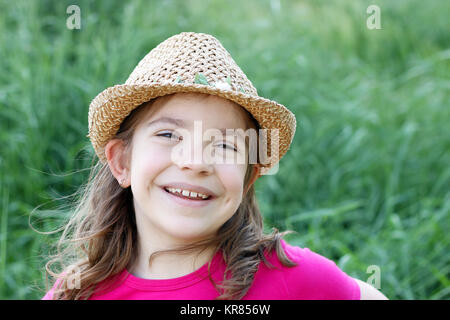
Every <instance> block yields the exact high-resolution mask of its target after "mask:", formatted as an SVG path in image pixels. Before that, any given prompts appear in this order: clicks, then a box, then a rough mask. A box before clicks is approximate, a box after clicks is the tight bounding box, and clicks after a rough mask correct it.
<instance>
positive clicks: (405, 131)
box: [0, 0, 450, 299]
mask: <svg viewBox="0 0 450 320" xmlns="http://www.w3.org/2000/svg"><path fill="white" fill-rule="evenodd" d="M277 3H278V2H277V1H267V0H266V1H259V0H258V1H257V0H254V1H201V0H198V1H167V0H166V1H130V2H124V1H101V2H91V1H75V2H74V1H25V0H18V1H1V2H0V48H1V50H0V70H2V72H1V73H0V126H1V130H0V145H1V148H0V150H1V151H0V178H1V180H0V199H1V200H0V201H1V204H0V208H1V210H2V212H1V217H0V221H1V226H0V231H1V235H0V250H1V252H0V259H1V260H0V298H2V299H38V298H41V297H42V296H43V293H44V292H43V291H42V288H43V285H44V276H43V274H44V269H43V266H44V263H45V261H44V259H43V256H45V254H47V253H48V251H49V249H50V245H51V244H53V243H54V241H55V240H56V238H57V234H56V235H42V234H39V233H37V232H35V231H34V230H32V228H30V226H29V224H28V219H29V217H30V213H31V212H32V211H33V209H36V208H37V207H38V206H40V205H42V207H39V209H38V210H35V211H33V215H32V217H31V223H32V225H33V227H34V228H36V229H38V230H40V231H51V230H54V229H57V228H58V227H59V226H60V224H61V221H62V220H63V219H64V217H66V216H67V214H69V213H68V212H66V211H65V210H60V207H59V206H60V205H61V203H59V202H58V201H56V202H55V201H52V200H54V199H56V198H60V197H65V196H68V195H70V194H71V193H73V192H74V191H75V190H76V189H77V188H78V187H79V186H80V185H81V184H83V183H84V182H85V181H86V178H87V175H88V171H87V170H83V169H84V168H87V167H88V166H89V165H90V159H89V157H91V156H92V155H93V150H92V147H91V145H90V143H89V141H88V140H87V138H86V134H87V130H88V124H87V114H88V106H89V102H90V101H91V99H92V98H94V97H95V95H96V94H97V93H99V92H100V91H101V90H103V89H104V88H106V87H108V86H112V85H114V84H117V83H123V82H124V81H125V80H126V78H127V76H128V74H129V73H130V72H131V71H132V69H133V67H134V66H135V65H136V64H137V62H138V61H139V60H140V59H141V58H142V57H143V56H144V55H145V54H146V53H147V52H148V51H149V50H150V49H152V48H153V47H154V46H155V45H156V44H158V43H159V42H161V41H162V40H164V39H166V38H168V37H169V36H171V35H174V34H176V33H179V32H181V31H196V32H206V33H210V34H213V35H215V36H216V37H217V38H218V39H219V40H220V41H221V42H222V43H223V44H224V46H225V47H226V48H227V49H228V50H229V51H230V53H231V55H232V56H233V57H234V59H235V60H236V61H237V63H238V64H239V65H240V66H241V68H242V69H243V70H244V72H246V74H247V75H248V76H249V78H250V80H252V82H253V83H254V85H255V86H256V87H257V89H258V93H259V94H260V95H261V96H264V97H268V98H271V99H273V100H276V101H279V102H280V103H283V104H284V105H286V106H287V107H288V108H290V109H291V110H292V111H293V112H294V113H295V114H296V117H297V121H298V128H297V133H296V136H295V139H294V142H293V144H292V147H291V150H290V151H289V152H288V154H287V155H286V156H285V157H284V158H283V159H282V160H281V162H280V170H279V172H278V173H277V174H276V175H273V176H264V177H263V178H261V179H259V180H258V181H257V183H256V188H257V195H258V197H259V201H260V206H261V209H262V211H263V213H264V218H265V222H266V228H267V229H270V228H271V227H273V226H275V227H277V228H279V229H286V228H289V229H293V230H295V231H297V232H298V234H296V235H289V236H288V238H287V239H288V241H289V242H290V243H292V244H295V245H299V246H303V247H309V248H310V249H311V250H313V251H315V252H318V253H319V254H322V255H324V256H326V257H328V258H330V259H332V260H333V261H335V262H336V263H337V264H338V266H339V267H341V268H342V269H343V270H344V271H345V272H347V273H348V274H350V275H352V276H354V277H357V278H359V279H361V280H366V279H367V278H368V277H369V276H370V274H369V273H367V268H368V267H369V266H371V265H377V266H379V268H380V271H381V288H380V290H381V291H382V292H383V293H384V294H385V295H386V296H388V297H389V298H390V299H448V298H449V297H450V289H449V288H450V285H449V282H450V280H449V268H450V267H449V265H450V264H449V262H450V261H449V260H450V259H449V258H450V253H449V252H450V251H449V242H450V237H449V235H448V230H449V213H450V193H449V190H450V169H449V165H448V164H449V163H450V130H449V126H448V123H449V122H450V108H449V101H450V99H449V91H450V90H449V89H450V79H449V75H450V62H449V61H450V36H449V33H448V27H449V24H448V16H447V15H446V12H449V9H450V3H448V2H446V1H439V0H436V1H428V2H426V3H425V2H423V1H419V0H414V1H280V2H279V3H280V6H279V7H278V6H277ZM71 4H77V5H79V7H80V8H81V23H82V26H81V30H69V29H67V28H66V19H67V17H68V15H67V14H66V8H67V6H69V5H71ZM370 4H377V5H379V7H380V8H381V27H382V29H380V30H369V29H367V27H366V19H367V17H368V15H367V14H366V8H367V6H368V5H370ZM49 201H50V202H49ZM39 288H40V289H39Z"/></svg>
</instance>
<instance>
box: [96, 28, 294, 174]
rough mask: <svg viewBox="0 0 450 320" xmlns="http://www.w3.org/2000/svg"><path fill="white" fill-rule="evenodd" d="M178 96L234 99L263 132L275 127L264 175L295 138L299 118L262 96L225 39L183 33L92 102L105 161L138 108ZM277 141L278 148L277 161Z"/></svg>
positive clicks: (101, 157) (268, 138) (99, 151)
mask: <svg viewBox="0 0 450 320" xmlns="http://www.w3.org/2000/svg"><path fill="white" fill-rule="evenodd" d="M177 92H200V93H206V94H211V95H216V96H219V97H222V98H226V99H229V100H231V101H234V102H236V103H237V104H239V105H241V106H242V107H243V108H245V109H246V110H247V111H248V112H249V113H251V114H252V116H253V117H254V118H255V120H256V121H258V123H259V125H260V127H261V129H269V130H267V135H266V138H264V139H265V140H264V141H265V143H267V156H268V159H270V163H269V164H267V165H266V166H265V167H263V168H262V171H261V172H260V175H262V174H265V173H266V172H267V171H269V170H270V169H271V168H272V167H273V166H274V165H275V164H277V163H278V161H279V160H280V159H281V158H282V157H283V156H284V154H285V153H286V152H287V151H288V149H289V146H290V144H291V142H292V140H293V138H294V134H295V129H296V119H295V116H294V114H293V113H292V112H291V111H289V110H288V109H287V108H286V107H285V106H283V105H281V104H279V103H277V102H275V101H272V100H269V99H265V98H262V97H259V96H258V93H257V91H256V88H255V87H254V86H253V84H252V83H251V82H250V80H249V79H248V78H247V76H246V75H245V74H244V73H243V72H242V70H241V69H240V68H239V66H238V65H237V64H236V62H235V61H234V60H233V58H232V57H231V55H230V54H229V53H228V51H227V50H226V49H225V48H224V47H223V46H222V44H221V43H220V42H219V40H217V39H216V38H214V37H213V36H211V35H208V34H204V33H194V32H182V33H180V34H177V35H174V36H172V37H170V38H168V39H167V40H165V41H163V42H162V43H160V44H159V45H158V46H156V47H155V48H154V49H153V50H151V51H150V52H149V53H148V54H147V55H146V56H145V57H144V58H143V59H142V60H141V61H140V62H139V63H138V65H137V66H136V67H135V69H134V70H133V72H132V73H131V74H130V76H129V77H128V79H127V80H126V82H125V84H119V85H115V86H113V87H109V88H107V89H105V90H104V91H103V92H101V93H100V94H98V95H97V96H96V97H95V98H94V99H93V100H92V102H91V104H90V106H89V134H88V135H87V137H89V138H90V140H91V142H92V145H93V147H94V150H95V152H96V154H97V156H98V157H99V160H100V161H101V162H102V163H106V156H105V152H104V148H105V145H106V144H107V143H108V141H109V140H110V139H112V138H113V137H114V135H115V134H116V133H117V131H118V130H119V128H120V125H121V123H122V121H123V120H124V119H125V118H126V117H127V116H128V115H129V114H130V112H131V111H132V110H133V109H135V108H136V107H138V106H139V105H141V104H142V103H144V102H146V101H149V100H151V99H153V98H156V97H159V96H164V95H168V94H172V93H177ZM270 129H278V131H276V130H270ZM274 134H275V136H274ZM273 137H275V139H272V138H273ZM273 143H277V146H276V147H277V148H278V152H277V155H275V156H274V157H272V153H271V150H272V144H273Z"/></svg>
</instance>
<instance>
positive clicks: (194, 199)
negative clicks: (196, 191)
mask: <svg viewBox="0 0 450 320" xmlns="http://www.w3.org/2000/svg"><path fill="white" fill-rule="evenodd" d="M162 189H163V190H164V191H165V192H167V193H168V194H171V195H173V196H175V197H178V198H182V199H186V200H191V201H198V202H201V201H207V200H210V199H212V198H213V196H208V197H207V198H205V199H202V198H191V197H186V196H184V195H183V194H181V193H178V192H170V191H169V190H167V188H165V187H163V188H162Z"/></svg>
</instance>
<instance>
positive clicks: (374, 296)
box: [353, 278, 389, 300]
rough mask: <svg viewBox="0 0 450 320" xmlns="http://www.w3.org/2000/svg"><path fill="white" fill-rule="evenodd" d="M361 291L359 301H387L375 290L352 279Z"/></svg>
mask: <svg viewBox="0 0 450 320" xmlns="http://www.w3.org/2000/svg"><path fill="white" fill-rule="evenodd" d="M353 279H354V280H355V281H356V283H357V284H358V286H359V289H360V291H361V300H389V299H388V298H387V297H386V296H385V295H384V294H382V293H381V292H380V291H378V290H377V289H375V288H374V287H373V286H371V285H370V284H368V283H366V282H364V281H361V280H359V279H356V278H353Z"/></svg>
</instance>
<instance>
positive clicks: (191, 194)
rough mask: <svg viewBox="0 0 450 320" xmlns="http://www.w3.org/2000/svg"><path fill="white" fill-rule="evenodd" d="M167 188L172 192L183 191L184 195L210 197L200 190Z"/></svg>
mask: <svg viewBox="0 0 450 320" xmlns="http://www.w3.org/2000/svg"><path fill="white" fill-rule="evenodd" d="M167 190H169V192H171V193H181V194H182V195H183V196H185V197H189V198H203V199H206V198H208V196H207V195H206V194H203V193H200V192H194V191H188V190H182V189H175V188H167Z"/></svg>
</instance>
